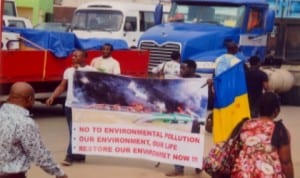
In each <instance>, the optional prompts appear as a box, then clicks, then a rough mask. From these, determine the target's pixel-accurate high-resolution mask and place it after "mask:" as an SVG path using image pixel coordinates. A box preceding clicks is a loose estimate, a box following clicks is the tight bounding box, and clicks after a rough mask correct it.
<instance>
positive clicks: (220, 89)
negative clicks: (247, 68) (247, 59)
mask: <svg viewBox="0 0 300 178" xmlns="http://www.w3.org/2000/svg"><path fill="white" fill-rule="evenodd" d="M214 89H215V103H214V109H213V137H214V141H215V143H218V142H222V141H225V140H226V139H227V138H228V137H229V135H230V134H231V132H232V130H233V129H234V127H235V126H236V125H237V124H238V123H239V122H240V121H241V120H242V119H243V118H245V117H250V109H249V102H248V94H247V86H246V79H245V72H244V66H243V62H240V63H238V64H236V65H234V66H233V67H231V68H230V69H228V70H226V71H225V72H223V73H222V74H220V75H218V76H217V77H215V79H214Z"/></svg>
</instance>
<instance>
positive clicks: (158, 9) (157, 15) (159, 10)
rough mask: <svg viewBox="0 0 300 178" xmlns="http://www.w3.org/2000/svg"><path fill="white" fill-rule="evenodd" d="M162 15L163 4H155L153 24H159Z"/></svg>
mask: <svg viewBox="0 0 300 178" xmlns="http://www.w3.org/2000/svg"><path fill="white" fill-rule="evenodd" d="M162 16H163V5H162V4H160V3H159V4H157V5H156V7H155V11H154V23H155V25H159V24H161V22H162Z"/></svg>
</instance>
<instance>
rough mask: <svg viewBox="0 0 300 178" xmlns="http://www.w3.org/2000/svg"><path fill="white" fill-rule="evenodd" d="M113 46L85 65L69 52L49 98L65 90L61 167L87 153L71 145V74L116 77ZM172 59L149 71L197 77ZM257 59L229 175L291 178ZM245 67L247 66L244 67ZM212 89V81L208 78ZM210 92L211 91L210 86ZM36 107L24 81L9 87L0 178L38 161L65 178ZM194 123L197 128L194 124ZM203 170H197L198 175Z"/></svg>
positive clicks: (230, 48)
mask: <svg viewBox="0 0 300 178" xmlns="http://www.w3.org/2000/svg"><path fill="white" fill-rule="evenodd" d="M112 51H113V46H112V45H111V44H104V45H103V47H102V56H101V57H97V58H95V59H93V60H92V62H91V64H90V65H88V64H87V53H86V51H84V50H79V49H78V50H75V51H74V52H73V54H72V60H73V65H72V67H69V68H67V69H66V70H65V71H64V74H63V79H62V81H61V82H60V84H59V85H58V86H57V87H56V89H55V90H54V91H53V93H52V95H51V96H50V97H49V98H48V99H47V101H46V104H47V105H49V106H50V105H52V104H53V102H54V100H55V99H56V98H57V97H58V96H60V95H61V94H62V93H63V92H65V91H67V96H66V102H65V115H66V120H67V124H68V131H69V144H68V148H67V151H66V156H65V159H64V160H63V162H62V165H64V166H70V165H72V163H74V162H83V161H85V159H86V157H85V155H79V154H73V153H72V149H71V145H72V141H71V140H72V139H71V138H72V111H71V104H72V101H73V98H74V96H73V91H72V90H73V87H72V85H73V75H74V73H75V71H77V70H78V71H99V72H104V73H110V74H115V75H119V74H121V68H120V64H119V62H118V61H117V60H116V59H114V58H113V57H112ZM237 52H238V46H237V45H236V44H235V43H233V42H230V43H228V44H227V53H226V54H224V55H222V56H220V57H218V58H217V59H216V68H215V73H214V76H218V75H220V74H221V73H222V72H224V71H226V70H228V69H229V68H231V67H232V66H234V65H235V64H237V63H238V62H239V61H241V60H240V59H239V58H238V57H237V56H236V54H237ZM171 59H172V60H171V61H168V62H164V63H162V64H160V65H158V66H157V67H156V68H153V70H152V72H153V73H154V74H155V75H157V76H159V77H161V76H163V78H193V77H195V78H199V77H200V76H199V75H197V74H196V68H197V66H196V63H195V61H193V60H188V59H186V60H183V62H182V63H180V61H181V60H180V53H179V52H175V51H174V52H172V54H171ZM259 61H260V59H259V58H258V57H256V56H252V57H250V59H249V60H248V62H249V63H250V66H249V67H248V66H247V67H245V76H246V81H247V89H248V97H249V103H250V110H251V118H252V119H250V120H248V121H246V122H245V123H244V124H243V125H242V129H241V132H240V139H241V142H242V144H243V146H242V150H241V152H240V154H239V156H238V158H237V159H236V161H235V164H234V167H233V170H232V174H231V177H236V178H243V177H247V178H248V177H253V178H254V177H255V178H257V177H278V178H279V177H287V178H293V177H294V175H293V174H294V173H293V163H292V157H291V144H290V143H291V137H290V134H289V131H288V129H287V128H286V127H285V126H284V125H283V123H282V122H281V121H275V118H276V117H277V116H278V114H279V112H280V103H279V99H278V97H277V95H276V94H275V93H273V92H271V89H270V87H269V85H268V76H267V75H266V74H265V73H264V72H262V71H261V70H260V69H259ZM245 66H246V65H245ZM208 84H209V85H211V86H213V80H208ZM211 88H212V89H213V87H211ZM33 103H34V89H33V88H32V87H31V86H30V85H29V84H28V83H25V82H17V83H15V84H14V85H12V87H11V90H10V93H9V98H8V100H7V102H6V103H5V104H3V105H2V107H1V108H0V133H2V134H1V137H0V143H1V144H0V178H25V177H26V172H27V171H28V169H29V167H30V163H31V162H36V163H37V165H39V166H40V167H41V168H42V169H44V170H45V171H46V172H47V173H49V174H52V175H55V176H56V177H57V178H66V177H67V175H66V174H65V173H64V172H63V170H62V169H61V168H60V167H59V166H58V165H57V164H56V163H55V162H54V160H53V158H52V156H51V154H50V152H49V150H48V149H47V148H46V146H45V145H44V143H43V141H42V139H41V136H40V132H39V129H38V127H37V126H36V124H35V123H34V121H33V120H32V118H31V117H30V113H29V109H30V108H31V107H32V106H33ZM197 124H198V125H197ZM191 132H193V133H199V132H200V129H199V123H196V125H194V126H193V128H192V130H191ZM201 171H202V170H200V169H195V172H196V173H197V174H199V173H201ZM181 175H184V167H183V166H181V165H175V169H174V170H172V171H171V172H169V173H166V176H181Z"/></svg>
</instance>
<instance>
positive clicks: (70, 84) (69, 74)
mask: <svg viewBox="0 0 300 178" xmlns="http://www.w3.org/2000/svg"><path fill="white" fill-rule="evenodd" d="M76 70H78V71H96V69H95V68H94V67H91V66H89V65H86V66H84V67H79V68H77V69H76ZM74 73H75V68H74V67H69V68H67V69H66V70H65V72H64V75H63V79H65V80H67V81H68V88H67V98H66V102H65V106H67V107H71V106H72V102H73V100H74V95H73V78H74Z"/></svg>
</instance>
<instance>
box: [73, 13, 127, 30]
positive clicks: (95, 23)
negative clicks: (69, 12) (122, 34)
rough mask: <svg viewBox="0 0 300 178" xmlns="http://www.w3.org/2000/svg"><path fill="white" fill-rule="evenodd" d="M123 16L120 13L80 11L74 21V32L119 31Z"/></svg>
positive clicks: (75, 15)
mask: <svg viewBox="0 0 300 178" xmlns="http://www.w3.org/2000/svg"><path fill="white" fill-rule="evenodd" d="M122 19H123V15H122V12H120V11H111V10H93V11H91V10H80V11H77V12H75V14H74V17H73V20H72V28H73V29H74V30H94V31H119V30H120V28H121V25H122Z"/></svg>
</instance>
